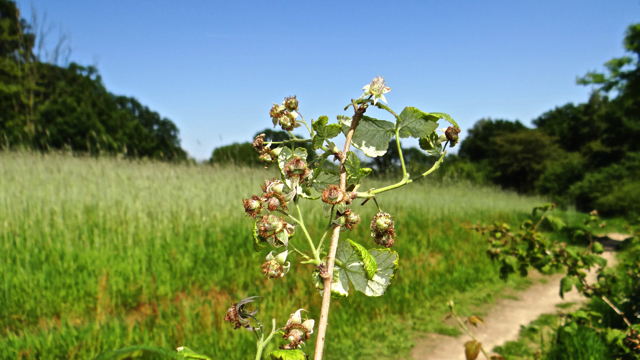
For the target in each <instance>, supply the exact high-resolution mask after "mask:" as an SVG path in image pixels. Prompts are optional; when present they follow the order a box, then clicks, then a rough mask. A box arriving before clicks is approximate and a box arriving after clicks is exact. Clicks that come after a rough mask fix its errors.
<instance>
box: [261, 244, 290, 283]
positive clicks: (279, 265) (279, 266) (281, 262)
mask: <svg viewBox="0 0 640 360" xmlns="http://www.w3.org/2000/svg"><path fill="white" fill-rule="evenodd" d="M288 253H289V252H288V251H287V250H285V251H284V252H283V253H280V254H278V256H273V251H272V252H270V253H269V255H267V261H266V262H265V263H264V264H262V273H263V274H265V275H267V277H268V278H269V279H275V278H280V277H283V276H284V274H286V273H288V272H289V269H290V268H291V263H289V262H287V263H286V265H285V261H286V260H287V254H288Z"/></svg>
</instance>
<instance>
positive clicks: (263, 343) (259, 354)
mask: <svg viewBox="0 0 640 360" xmlns="http://www.w3.org/2000/svg"><path fill="white" fill-rule="evenodd" d="M272 324H273V326H272V328H271V334H269V336H268V337H267V338H266V339H265V338H264V333H263V334H262V338H261V339H260V340H259V341H258V351H257V353H256V360H260V359H262V351H263V350H264V348H265V347H267V344H268V343H269V341H271V339H272V338H273V336H274V335H275V334H276V319H272Z"/></svg>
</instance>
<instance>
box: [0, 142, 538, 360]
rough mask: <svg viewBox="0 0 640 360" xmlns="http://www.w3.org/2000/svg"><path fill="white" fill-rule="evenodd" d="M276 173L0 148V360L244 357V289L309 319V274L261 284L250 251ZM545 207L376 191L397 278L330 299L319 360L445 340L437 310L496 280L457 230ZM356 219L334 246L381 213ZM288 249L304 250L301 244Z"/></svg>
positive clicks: (483, 192) (478, 194) (464, 193)
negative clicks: (178, 354) (265, 187)
mask: <svg viewBox="0 0 640 360" xmlns="http://www.w3.org/2000/svg"><path fill="white" fill-rule="evenodd" d="M273 176H274V173H273V171H272V170H261V169H245V168H212V167H208V166H188V165H172V164H165V163H155V162H143V161H140V162H130V161H123V160H117V159H104V158H101V159H90V158H71V157H66V156H60V155H38V154H29V153H3V154H0V226H1V227H2V229H3V231H2V233H1V236H0V252H1V253H2V256H0V329H2V332H0V358H2V359H16V358H28V359H36V358H37V359H66V358H70V359H71V358H81V359H87V358H91V357H93V356H95V355H97V354H98V353H100V352H102V351H105V350H109V349H114V348H119V347H124V346H127V345H133V344H142V343H145V344H154V345H158V346H163V347H166V348H175V347H177V346H182V345H186V346H189V347H191V348H193V349H195V350H197V351H200V352H203V353H205V354H207V355H210V356H212V357H221V358H222V357H224V358H225V359H244V358H248V356H249V354H251V353H253V352H254V347H255V344H254V343H253V336H251V334H248V333H246V331H244V330H238V331H236V332H233V331H232V328H231V327H230V326H229V324H227V323H224V322H223V320H222V318H223V317H224V313H225V311H226V309H227V307H228V306H229V305H230V304H231V302H233V301H237V300H239V299H242V298H244V297H246V296H249V295H260V296H262V297H263V301H261V303H260V307H261V310H260V316H261V318H262V319H263V320H264V321H265V322H266V323H270V319H271V318H272V317H275V318H276V319H277V321H278V323H279V324H283V323H284V322H285V321H286V320H287V319H288V316H289V314H290V313H292V312H293V311H295V310H297V309H298V308H305V309H308V310H309V313H308V316H309V317H310V318H315V319H317V318H318V315H319V305H320V295H319V294H318V293H317V292H316V291H315V290H314V289H313V288H312V285H311V282H310V273H311V270H312V269H311V268H309V267H303V266H299V265H296V266H294V268H293V269H292V272H291V273H290V274H288V275H287V276H285V278H283V279H281V280H277V281H273V280H272V281H268V280H266V279H264V278H263V276H262V274H260V271H259V269H260V264H261V263H262V262H263V261H264V257H265V256H266V254H267V253H268V250H264V251H263V252H261V253H256V252H254V251H253V249H252V246H251V243H252V239H251V231H252V220H251V219H248V218H246V217H244V213H243V209H242V206H241V199H242V198H248V197H250V196H251V195H252V194H258V193H259V192H260V185H261V184H262V182H263V180H264V179H267V178H271V177H273ZM382 181H383V180H371V181H369V182H368V183H365V184H364V185H363V188H369V187H376V186H379V185H381V184H377V182H382ZM540 201H542V200H541V199H537V198H525V197H520V196H517V195H515V194H513V193H507V192H502V191H499V190H497V189H491V188H479V187H473V186H469V185H461V184H457V185H456V184H450V185H442V184H436V183H430V182H428V181H424V182H422V183H417V184H412V185H410V186H408V187H405V188H402V189H401V190H399V191H395V192H392V193H389V194H382V196H380V197H379V203H380V205H381V206H382V208H383V210H385V211H387V212H389V213H391V214H393V215H394V216H395V219H396V228H397V233H398V237H397V240H396V246H394V248H395V250H396V251H398V253H399V254H400V268H399V270H398V273H397V277H396V279H394V282H393V283H392V286H390V287H389V289H388V292H387V294H386V295H385V296H384V297H381V298H367V297H365V296H361V295H360V294H359V293H357V294H352V295H351V296H349V297H348V298H345V299H340V300H337V301H335V302H333V304H332V312H331V316H330V319H329V324H330V325H329V330H328V336H329V343H328V344H327V348H326V352H325V353H326V357H327V358H328V359H359V358H362V357H365V356H376V357H389V358H397V357H401V356H406V355H407V354H408V350H409V348H410V347H411V345H412V341H411V336H412V335H411V334H412V331H413V330H416V329H417V330H440V331H447V329H446V328H443V327H442V325H440V321H439V320H440V319H439V317H440V316H441V315H442V313H443V312H444V306H443V302H444V301H445V300H447V299H448V298H451V297H454V298H456V299H463V300H461V301H463V303H465V301H466V303H469V304H471V303H474V302H481V301H485V300H487V299H489V298H491V294H492V293H493V292H494V291H495V290H496V289H497V288H499V287H501V286H503V284H502V283H500V282H499V281H498V280H497V269H496V267H495V266H494V265H493V264H491V263H490V262H489V260H487V258H486V256H485V255H484V247H485V245H484V240H483V239H482V237H481V236H478V235H477V234H475V233H474V232H469V231H467V230H466V229H465V228H464V226H462V223H463V222H469V221H471V222H475V221H494V220H497V219H500V220H501V221H506V222H511V223H514V224H515V223H517V222H518V221H519V220H521V219H522V217H524V216H525V215H526V213H527V212H529V210H530V209H531V207H532V206H534V205H536V204H537V203H539V202H540ZM313 205H316V204H309V205H305V206H304V207H303V210H304V214H305V221H306V222H307V225H308V227H310V228H311V235H312V236H318V235H319V231H320V229H322V228H323V227H324V226H326V219H325V218H324V217H323V214H322V211H321V210H320V209H318V206H313ZM354 209H356V212H358V213H360V214H361V216H362V218H363V224H362V225H361V226H360V227H359V229H357V230H356V231H353V232H352V233H345V234H344V236H346V237H350V238H352V239H354V240H357V241H359V242H360V243H363V244H365V246H366V247H368V248H371V247H373V246H374V244H373V243H372V241H371V239H370V238H369V235H368V231H367V230H368V220H367V219H370V217H371V215H373V214H374V213H375V212H376V211H377V209H375V206H374V205H373V204H372V203H371V202H370V203H368V204H367V205H365V206H363V207H360V206H359V205H355V206H354ZM293 241H297V244H299V248H303V249H304V242H303V241H301V240H300V237H299V236H296V237H295V238H294V240H293ZM297 246H298V245H297ZM389 329H391V330H392V331H391V332H390V331H389ZM390 333H392V334H393V335H389V334H390ZM275 345H276V344H274V346H275ZM363 345H367V346H365V347H363ZM313 346H314V342H313V339H312V340H311V341H310V342H309V344H308V347H309V348H310V349H312V348H313Z"/></svg>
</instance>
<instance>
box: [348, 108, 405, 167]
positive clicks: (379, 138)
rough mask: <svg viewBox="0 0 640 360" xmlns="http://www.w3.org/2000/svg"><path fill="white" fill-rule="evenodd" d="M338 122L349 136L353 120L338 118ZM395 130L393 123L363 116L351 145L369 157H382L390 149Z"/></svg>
mask: <svg viewBox="0 0 640 360" xmlns="http://www.w3.org/2000/svg"><path fill="white" fill-rule="evenodd" d="M338 122H339V123H340V125H342V132H343V133H344V134H345V135H347V133H348V132H349V128H350V127H351V118H350V117H348V116H338ZM395 128H396V126H395V124H394V123H392V122H389V121H386V120H378V119H374V118H370V117H368V116H362V118H361V119H360V122H359V123H358V127H357V128H356V130H355V131H354V133H353V138H352V139H351V143H352V144H353V146H354V147H356V148H357V149H360V150H362V152H363V153H364V154H365V155H367V156H368V157H377V156H382V155H384V154H385V153H386V152H387V149H388V148H389V141H391V139H392V138H393V137H394V135H395Z"/></svg>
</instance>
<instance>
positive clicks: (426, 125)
mask: <svg viewBox="0 0 640 360" xmlns="http://www.w3.org/2000/svg"><path fill="white" fill-rule="evenodd" d="M399 117H400V121H398V124H397V126H398V134H399V135H400V137H401V138H408V137H413V138H421V137H426V136H428V135H429V134H432V133H433V132H434V131H435V130H436V129H437V128H438V122H437V121H438V117H436V116H433V115H430V114H427V113H425V112H423V111H420V110H418V109H416V108H414V107H411V106H407V107H406V108H404V109H403V110H402V112H401V113H400V116H399Z"/></svg>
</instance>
